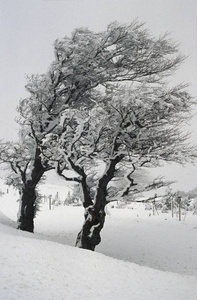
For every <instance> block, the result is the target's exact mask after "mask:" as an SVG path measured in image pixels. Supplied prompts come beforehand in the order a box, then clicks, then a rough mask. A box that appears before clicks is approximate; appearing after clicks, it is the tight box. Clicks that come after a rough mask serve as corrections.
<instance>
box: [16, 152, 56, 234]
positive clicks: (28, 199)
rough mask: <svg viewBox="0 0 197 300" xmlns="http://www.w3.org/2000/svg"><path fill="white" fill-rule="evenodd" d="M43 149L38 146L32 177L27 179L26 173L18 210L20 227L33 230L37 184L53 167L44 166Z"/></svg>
mask: <svg viewBox="0 0 197 300" xmlns="http://www.w3.org/2000/svg"><path fill="white" fill-rule="evenodd" d="M40 154H41V151H40V149H39V148H36V152H35V159H34V164H33V168H32V170H31V174H29V175H31V176H29V177H30V178H31V179H30V180H27V178H26V176H27V174H26V173H25V175H24V179H23V188H22V190H21V198H20V206H19V212H18V229H21V230H24V231H29V232H33V231H34V217H35V213H36V198H37V194H36V186H37V184H38V183H39V181H40V179H41V178H42V176H43V174H44V173H45V172H46V171H49V170H51V169H52V167H49V166H47V165H46V166H43V164H42V161H41V157H40Z"/></svg>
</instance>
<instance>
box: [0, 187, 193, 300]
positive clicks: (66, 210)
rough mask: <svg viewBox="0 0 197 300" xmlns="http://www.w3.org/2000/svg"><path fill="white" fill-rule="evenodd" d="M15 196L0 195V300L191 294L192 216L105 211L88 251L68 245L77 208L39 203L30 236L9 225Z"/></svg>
mask: <svg viewBox="0 0 197 300" xmlns="http://www.w3.org/2000/svg"><path fill="white" fill-rule="evenodd" d="M45 188H46V187H45ZM56 189H57V187H56ZM56 189H55V190H56ZM46 190H47V189H46ZM46 190H45V192H46ZM5 191H6V189H5ZM16 199H17V194H16V193H14V192H13V191H11V190H9V193H8V194H7V193H6V194H4V195H3V196H2V197H0V234H1V239H0V265H1V271H0V299H2V300H11V299H14V300H15V299H20V300H26V299H28V300H31V299H33V300H34V299H35V300H41V299H45V300H53V299H55V300H56V299H58V300H61V299H62V300H75V299H76V300H78V299H81V300H85V299H93V300H97V299H99V300H105V299H107V300H111V299H113V300H116V299H117V300H119V299H122V300H130V299H132V300H149V299H150V300H159V299H162V300H171V299H172V300H182V299H183V300H186V299H188V300H197V238H196V235H197V215H192V214H187V215H186V217H185V218H184V217H183V218H182V219H183V220H182V221H181V222H180V221H178V218H176V217H174V218H172V217H171V215H170V213H169V214H159V215H154V216H153V215H152V213H151V211H147V210H145V209H144V206H143V205H142V204H136V205H133V209H112V208H111V209H108V211H109V214H108V215H107V218H106V223H105V227H104V229H103V231H102V242H101V244H100V245H99V246H98V247H97V248H96V252H91V251H87V250H82V249H78V248H75V247H74V244H75V239H76V236H77V233H78V231H79V230H80V229H81V226H82V223H83V208H82V207H67V206H59V207H54V209H52V210H49V209H48V203H45V204H43V205H42V207H41V211H40V212H39V214H38V216H37V218H36V219H35V234H30V233H27V232H22V231H18V230H16V229H15V227H16V213H17V209H18V203H17V202H16ZM150 214H151V215H150Z"/></svg>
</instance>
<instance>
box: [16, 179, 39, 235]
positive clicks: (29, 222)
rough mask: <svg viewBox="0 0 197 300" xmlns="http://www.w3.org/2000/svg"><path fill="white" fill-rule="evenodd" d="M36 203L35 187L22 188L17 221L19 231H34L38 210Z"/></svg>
mask: <svg viewBox="0 0 197 300" xmlns="http://www.w3.org/2000/svg"><path fill="white" fill-rule="evenodd" d="M35 201H36V191H35V187H34V186H33V187H31V186H30V185H28V184H27V185H26V186H25V187H23V188H22V193H21V199H20V206H19V211H18V221H17V223H18V229H21V230H24V231H28V232H33V231H34V217H35V209H36V206H35Z"/></svg>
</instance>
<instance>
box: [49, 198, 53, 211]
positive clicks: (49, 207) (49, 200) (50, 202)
mask: <svg viewBox="0 0 197 300" xmlns="http://www.w3.org/2000/svg"><path fill="white" fill-rule="evenodd" d="M51 198H52V195H50V196H49V210H51Z"/></svg>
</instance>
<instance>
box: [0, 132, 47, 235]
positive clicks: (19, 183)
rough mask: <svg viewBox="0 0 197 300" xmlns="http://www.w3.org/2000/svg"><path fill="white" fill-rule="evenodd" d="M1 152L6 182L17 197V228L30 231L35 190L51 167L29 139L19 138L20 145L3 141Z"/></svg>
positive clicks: (36, 202) (34, 211) (36, 193)
mask: <svg viewBox="0 0 197 300" xmlns="http://www.w3.org/2000/svg"><path fill="white" fill-rule="evenodd" d="M0 152H1V154H0V161H1V162H2V163H4V164H6V165H7V167H6V169H7V170H8V171H9V173H8V174H7V175H6V183H7V184H8V185H12V186H13V187H14V188H16V189H17V190H18V191H19V194H20V199H19V211H18V214H17V223H18V229H21V230H24V231H29V232H33V231H34V218H35V215H36V212H37V210H38V205H39V195H38V192H37V191H36V187H37V185H38V183H39V182H40V180H41V178H43V174H44V173H45V172H46V171H48V170H50V169H51V166H49V164H48V163H47V162H45V163H44V162H43V161H42V160H41V156H40V153H41V151H40V149H39V148H38V147H37V145H36V143H35V141H34V140H33V139H32V138H31V137H30V136H26V137H22V136H21V141H20V142H15V143H13V142H12V143H11V142H2V143H1V144H0Z"/></svg>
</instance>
